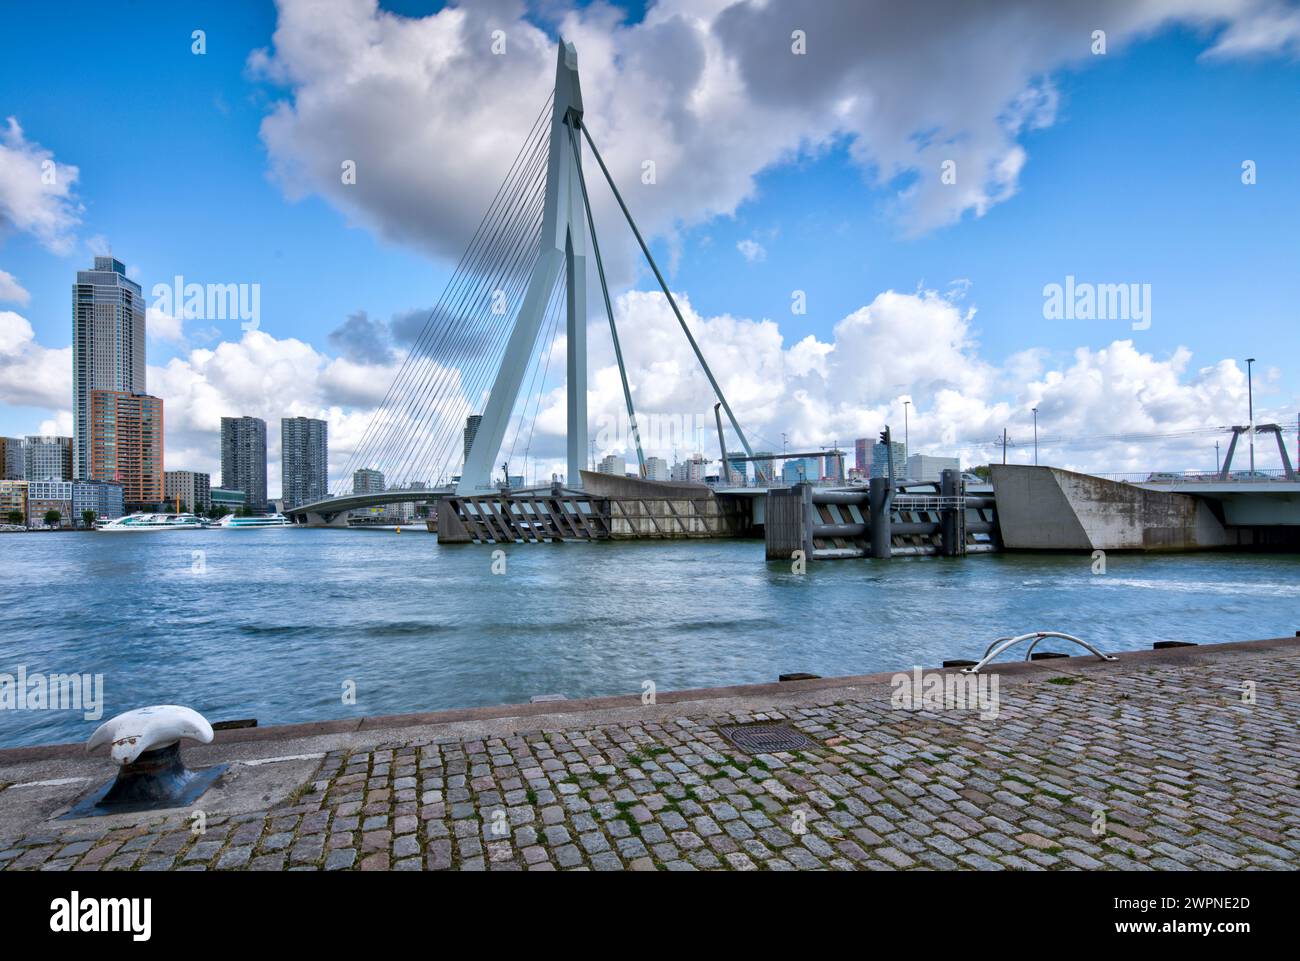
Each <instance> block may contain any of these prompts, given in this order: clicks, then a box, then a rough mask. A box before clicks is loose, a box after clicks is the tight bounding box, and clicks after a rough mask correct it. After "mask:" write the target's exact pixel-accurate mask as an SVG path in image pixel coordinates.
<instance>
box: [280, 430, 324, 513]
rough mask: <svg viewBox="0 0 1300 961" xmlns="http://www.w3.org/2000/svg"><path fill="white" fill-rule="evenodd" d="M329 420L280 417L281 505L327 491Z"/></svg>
mask: <svg viewBox="0 0 1300 961" xmlns="http://www.w3.org/2000/svg"><path fill="white" fill-rule="evenodd" d="M328 485H329V424H327V423H325V421H323V420H314V419H313V418H311V417H284V418H281V420H280V493H281V496H282V497H283V498H284V509H285V510H289V509H290V508H293V507H297V506H298V505H299V504H311V503H314V502H315V501H318V500H322V499H323V498H324V497H325V495H326V494H328V493H329V489H328Z"/></svg>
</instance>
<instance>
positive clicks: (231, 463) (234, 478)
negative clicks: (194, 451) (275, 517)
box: [221, 417, 266, 511]
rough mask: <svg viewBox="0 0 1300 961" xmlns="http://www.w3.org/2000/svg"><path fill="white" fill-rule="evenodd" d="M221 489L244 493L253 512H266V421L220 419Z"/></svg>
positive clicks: (257, 418) (250, 418)
mask: <svg viewBox="0 0 1300 961" xmlns="http://www.w3.org/2000/svg"><path fill="white" fill-rule="evenodd" d="M221 486H222V488H223V489H225V490H239V491H243V492H244V495H245V500H244V504H245V506H247V507H248V509H249V510H250V511H264V510H266V421H264V420H262V419H261V418H260V417H223V418H221Z"/></svg>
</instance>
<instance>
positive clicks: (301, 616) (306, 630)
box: [0, 529, 1300, 747]
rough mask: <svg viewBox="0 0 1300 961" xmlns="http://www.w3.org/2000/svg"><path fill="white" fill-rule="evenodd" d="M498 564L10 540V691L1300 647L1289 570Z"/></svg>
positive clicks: (475, 551) (754, 559) (407, 534)
mask: <svg viewBox="0 0 1300 961" xmlns="http://www.w3.org/2000/svg"><path fill="white" fill-rule="evenodd" d="M494 550H495V548H493V547H490V546H472V545H456V546H446V547H440V546H439V545H438V543H437V539H436V538H435V537H433V536H431V535H429V534H427V533H425V532H424V531H423V530H422V529H420V530H415V529H412V530H407V531H403V532H402V533H400V534H398V533H395V532H393V531H356V530H328V529H324V530H320V529H316V530H306V529H280V530H258V531H225V530H222V531H217V530H209V531H182V532H172V531H168V532H158V533H140V534H102V533H97V534H90V533H57V534H56V533H32V534H9V535H0V602H2V603H3V607H2V608H0V609H2V610H3V611H4V615H3V630H2V632H0V675H3V674H10V675H16V674H17V671H18V669H19V667H20V666H21V667H23V668H24V669H25V670H26V671H27V672H28V673H29V674H30V673H33V672H44V673H77V674H89V675H94V674H102V675H103V686H104V687H103V689H104V706H103V712H104V715H103V716H104V717H110V716H112V715H113V714H115V713H119V712H121V711H124V710H129V709H130V708H134V707H139V706H142V705H145V704H157V703H177V704H185V705H188V706H191V707H193V708H195V709H197V710H198V711H200V712H201V713H202V714H204V715H205V716H207V717H208V718H209V719H210V720H214V721H215V720H222V719H234V718H250V717H255V718H257V720H258V722H259V723H260V724H274V723H285V722H294V721H308V720H322V719H331V718H342V717H353V716H357V715H371V714H388V713H400V712H408V711H430V710H439V709H445V708H454V707H469V706H479V705H491V704H502V703H517V702H525V701H527V700H528V699H529V697H531V696H533V695H537V694H564V695H567V696H568V697H570V698H574V697H583V696H596V695H606V694H639V693H641V690H642V682H643V681H645V680H652V681H654V683H655V685H656V686H657V688H658V689H659V690H660V691H666V690H674V689H681V688H688V687H704V686H714V685H723V684H734V683H753V682H766V681H773V680H775V679H776V677H777V675H778V674H782V673H787V672H793V671H808V672H811V673H814V674H822V675H826V676H830V675H835V674H857V673H867V672H873V671H887V670H889V671H892V670H907V669H910V668H911V666H913V665H917V664H919V665H922V666H927V667H928V666H937V665H938V664H939V663H940V662H941V661H942V660H943V659H944V658H951V657H978V656H979V655H980V654H982V653H983V650H984V648H985V647H986V646H987V644H988V643H989V642H990V641H991V640H992V639H993V638H994V637H996V636H998V635H1002V634H1013V633H1023V632H1026V631H1031V630H1060V631H1065V632H1067V633H1071V634H1076V635H1078V636H1080V637H1083V638H1084V639H1086V640H1090V641H1093V642H1095V643H1097V644H1098V645H1099V646H1100V647H1102V648H1103V649H1107V650H1123V649H1137V648H1149V647H1150V645H1151V643H1152V641H1156V640H1188V641H1200V642H1214V641H1225V640H1240V639H1248V638H1262V637H1277V636H1283V635H1288V636H1289V635H1291V634H1293V633H1294V632H1295V631H1296V630H1297V629H1300V557H1297V556H1294V555H1249V554H1215V553H1203V554H1177V555H1125V554H1111V555H1110V556H1109V558H1108V566H1107V571H1106V573H1104V574H1094V573H1093V572H1092V562H1091V559H1090V558H1089V557H1088V556H1086V555H1075V556H1057V555H1023V554H1022V555H1015V554H1004V555H983V556H971V557H967V558H964V559H943V558H899V559H895V560H892V561H869V560H865V561H863V560H847V561H833V562H823V563H821V564H814V565H812V567H811V569H810V570H809V572H808V573H807V574H805V575H797V574H794V573H792V572H791V570H790V565H788V564H772V563H765V562H764V560H763V545H762V542H761V541H693V542H668V543H654V542H636V543H595V544H556V545H539V544H531V545H517V546H513V547H510V548H507V549H506V551H505V572H504V573H501V574H494V573H493V571H492V568H493V551H494ZM196 552H201V553H196ZM498 566H499V565H498ZM1059 649H1065V648H1059ZM2 682H3V678H0V683H2ZM346 682H352V683H354V684H355V690H356V703H355V704H345V703H344V699H343V696H342V693H343V690H344V686H345V683H346ZM83 714H84V712H82V711H66V710H32V709H26V710H0V746H4V747H10V746H15V745H21V744H34V743H45V742H51V741H68V740H80V739H82V738H84V737H86V736H88V735H89V733H90V732H91V731H93V730H94V727H95V726H96V724H97V723H98V722H96V721H93V720H87V719H85V717H84V716H83Z"/></svg>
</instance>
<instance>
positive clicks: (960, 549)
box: [939, 469, 966, 557]
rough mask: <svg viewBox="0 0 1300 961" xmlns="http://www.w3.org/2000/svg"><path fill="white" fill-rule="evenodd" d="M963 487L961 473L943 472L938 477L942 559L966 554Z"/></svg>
mask: <svg viewBox="0 0 1300 961" xmlns="http://www.w3.org/2000/svg"><path fill="white" fill-rule="evenodd" d="M964 487H965V485H964V484H963V483H962V480H961V472H960V471H955V470H951V469H950V470H945V471H944V472H943V473H942V474H941V475H940V481H939V497H940V501H939V503H940V504H946V505H948V506H946V507H941V508H940V510H939V538H940V546H941V550H942V551H943V556H944V557H961V556H962V555H963V554H965V553H966V506H965V497H964V496H963V495H964V493H965V490H964Z"/></svg>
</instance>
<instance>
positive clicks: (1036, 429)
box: [1034, 407, 1038, 467]
mask: <svg viewBox="0 0 1300 961" xmlns="http://www.w3.org/2000/svg"><path fill="white" fill-rule="evenodd" d="M1034 466H1035V467H1037V466H1038V408H1037V407H1035V408H1034Z"/></svg>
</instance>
